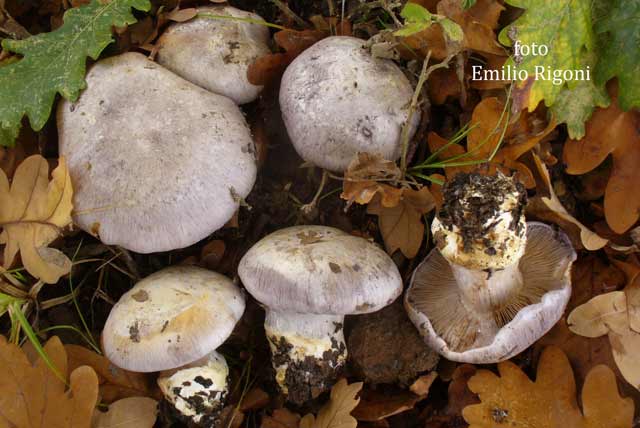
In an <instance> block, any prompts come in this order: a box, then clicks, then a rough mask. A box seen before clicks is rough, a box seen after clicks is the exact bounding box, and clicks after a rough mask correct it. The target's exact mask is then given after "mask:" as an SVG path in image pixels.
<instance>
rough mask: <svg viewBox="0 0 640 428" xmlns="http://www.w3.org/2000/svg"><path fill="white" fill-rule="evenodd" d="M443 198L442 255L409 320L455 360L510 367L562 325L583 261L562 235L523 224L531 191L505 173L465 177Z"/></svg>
mask: <svg viewBox="0 0 640 428" xmlns="http://www.w3.org/2000/svg"><path fill="white" fill-rule="evenodd" d="M443 196H444V202H443V205H442V208H441V210H440V211H439V212H438V215H437V218H436V219H434V221H433V223H432V225H431V230H432V233H433V238H434V241H435V243H436V248H435V249H433V250H432V251H431V253H429V255H427V257H426V258H425V260H424V261H423V262H422V263H421V264H420V265H419V266H418V267H417V268H416V270H415V271H414V273H413V276H412V278H411V284H410V286H409V289H408V290H407V293H406V295H405V307H406V309H407V312H408V313H409V317H410V318H411V320H412V321H413V323H414V324H415V325H416V327H417V328H418V330H419V331H420V333H421V334H422V335H423V337H424V338H425V340H426V342H427V344H428V345H430V346H431V347H432V348H434V349H435V350H436V351H438V352H439V353H440V354H441V355H443V356H444V357H446V358H448V359H450V360H453V361H462V362H470V363H493V362H498V361H503V360H506V359H508V358H511V357H513V356H514V355H516V354H518V353H520V352H521V351H523V350H524V349H525V348H527V347H528V346H529V345H531V344H532V343H533V342H535V341H536V340H538V339H539V338H540V337H541V336H542V335H544V334H545V333H546V332H547V331H548V330H549V329H550V328H551V327H552V326H553V325H554V324H555V323H556V322H557V321H558V320H559V319H560V317H561V316H562V313H563V312H564V308H565V306H566V305H567V302H568V300H569V297H570V296H571V281H570V272H571V264H572V263H573V261H574V260H575V258H576V253H575V251H574V249H573V247H572V246H571V243H570V242H569V239H568V238H567V236H566V235H565V234H564V233H563V232H561V231H558V230H555V229H553V228H552V227H550V226H547V225H545V224H542V223H537V222H529V223H527V222H525V217H524V207H525V203H526V193H525V189H524V187H523V186H522V185H521V184H520V183H518V182H516V181H515V180H514V179H512V178H510V177H507V176H505V175H503V174H501V173H498V174H497V175H495V176H484V175H480V174H477V173H472V174H464V173H461V174H458V175H456V176H455V177H454V179H453V180H451V181H449V182H447V183H446V184H445V186H444V188H443Z"/></svg>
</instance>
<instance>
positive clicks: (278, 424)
mask: <svg viewBox="0 0 640 428" xmlns="http://www.w3.org/2000/svg"><path fill="white" fill-rule="evenodd" d="M299 426H300V415H299V414H297V413H293V412H291V411H290V410H287V409H285V408H282V409H275V410H274V411H273V413H272V415H271V416H269V415H264V416H263V417H262V424H261V425H260V428H298V427H299Z"/></svg>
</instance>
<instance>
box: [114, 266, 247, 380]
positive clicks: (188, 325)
mask: <svg viewBox="0 0 640 428" xmlns="http://www.w3.org/2000/svg"><path fill="white" fill-rule="evenodd" d="M244 307H245V302H244V295H243V293H242V292H241V291H240V289H239V288H238V287H236V286H235V285H234V284H233V282H231V280H230V279H229V278H227V277H225V276H223V275H220V274H218V273H215V272H211V271H208V270H206V269H201V268H197V267H191V266H174V267H169V268H166V269H163V270H161V271H159V272H156V273H154V274H152V275H150V276H148V277H146V278H145V279H143V280H142V281H140V282H138V283H137V284H136V285H135V286H134V287H133V288H132V289H131V290H129V291H128V292H126V293H125V294H124V295H123V296H122V297H121V298H120V300H119V301H118V303H116V305H115V306H114V307H113V308H112V309H111V313H110V314H109V317H108V318H107V322H106V324H105V326H104V330H103V332H102V344H103V347H104V352H105V355H106V357H107V358H108V359H109V360H110V361H111V362H112V363H113V364H115V365H116V366H118V367H121V368H123V369H126V370H130V371H134V372H155V371H161V370H169V369H173V368H176V367H181V366H183V365H185V364H188V363H191V362H193V361H195V360H197V359H199V358H202V357H203V356H205V355H207V354H208V353H210V352H211V351H213V350H215V349H216V348H217V347H218V346H220V345H221V344H222V343H223V342H224V341H225V340H226V339H227V338H228V337H229V335H230V334H231V332H232V331H233V328H234V326H235V325H236V323H237V322H238V320H239V319H240V317H241V316H242V313H243V312H244Z"/></svg>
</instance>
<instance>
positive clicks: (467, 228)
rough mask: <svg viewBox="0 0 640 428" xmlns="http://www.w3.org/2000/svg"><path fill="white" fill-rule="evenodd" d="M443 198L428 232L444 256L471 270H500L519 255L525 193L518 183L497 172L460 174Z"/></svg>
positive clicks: (523, 242)
mask: <svg viewBox="0 0 640 428" xmlns="http://www.w3.org/2000/svg"><path fill="white" fill-rule="evenodd" d="M442 194H443V197H444V201H443V204H442V208H441V209H440V210H439V212H438V215H437V217H436V218H435V219H434V220H433V222H432V223H431V232H432V234H433V239H434V242H435V244H436V247H437V248H438V249H439V250H440V253H441V254H442V255H443V256H444V258H446V259H447V260H449V261H450V262H451V263H455V264H458V265H461V266H464V267H467V268H469V269H502V268H504V267H505V266H508V265H510V264H512V263H515V262H517V261H518V260H519V259H520V257H522V254H523V253H524V250H525V245H526V222H525V215H524V210H525V206H526V200H527V194H526V190H525V189H524V186H522V184H520V183H519V182H518V181H517V180H515V179H514V178H511V177H507V176H506V175H504V174H502V173H501V172H499V171H498V172H497V173H496V175H481V174H478V173H470V174H467V173H459V174H456V176H455V177H454V178H453V180H451V181H448V182H447V183H446V184H445V185H444V187H443V189H442Z"/></svg>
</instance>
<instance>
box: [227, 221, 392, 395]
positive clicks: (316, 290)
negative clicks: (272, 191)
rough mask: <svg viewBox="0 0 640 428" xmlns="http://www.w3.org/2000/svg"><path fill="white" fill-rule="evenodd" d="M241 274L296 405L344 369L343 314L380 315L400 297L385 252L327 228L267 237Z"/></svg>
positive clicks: (242, 264)
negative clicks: (260, 307) (257, 305)
mask: <svg viewBox="0 0 640 428" xmlns="http://www.w3.org/2000/svg"><path fill="white" fill-rule="evenodd" d="M238 275H239V276H240V278H241V279H242V282H243V284H244V285H245V287H246V288H247V290H248V291H249V293H251V294H252V295H253V297H255V298H256V300H258V301H259V302H261V303H262V304H263V305H264V306H265V310H266V319H265V330H266V334H267V338H268V340H269V344H270V347H271V351H272V362H273V365H274V368H275V370H276V381H277V382H278V385H279V386H280V387H281V389H282V390H283V392H284V393H285V394H287V396H288V399H289V401H292V402H295V403H298V404H301V403H304V402H306V401H308V400H310V399H311V398H315V397H316V396H317V395H318V394H320V393H321V392H322V391H325V390H327V389H328V388H330V387H331V385H332V383H333V381H335V379H336V376H337V374H338V372H339V371H340V369H341V368H342V366H343V365H344V363H345V360H346V353H347V351H346V345H345V342H344V335H343V323H344V316H345V315H348V314H363V313H369V312H374V311H377V310H379V309H381V308H383V307H385V306H387V305H389V304H390V303H392V302H393V301H394V300H395V299H396V298H397V297H398V296H399V295H400V294H401V292H402V279H401V277H400V273H399V272H398V268H397V267H396V265H395V264H394V262H393V260H391V258H390V257H389V256H388V255H387V254H386V253H385V252H384V251H383V250H381V249H380V248H379V247H378V246H376V245H375V244H373V243H371V242H369V241H367V240H366V239H363V238H359V237H356V236H353V235H350V234H348V233H345V232H343V231H341V230H339V229H335V228H332V227H326V226H296V227H290V228H286V229H282V230H279V231H277V232H274V233H272V234H270V235H268V236H266V237H265V238H263V239H262V240H260V241H259V242H258V243H257V244H255V245H254V246H253V247H252V248H251V249H250V250H249V251H248V252H247V253H246V254H245V256H244V257H243V258H242V260H241V261H240V265H239V266H238Z"/></svg>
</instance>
